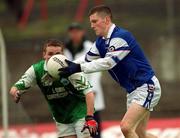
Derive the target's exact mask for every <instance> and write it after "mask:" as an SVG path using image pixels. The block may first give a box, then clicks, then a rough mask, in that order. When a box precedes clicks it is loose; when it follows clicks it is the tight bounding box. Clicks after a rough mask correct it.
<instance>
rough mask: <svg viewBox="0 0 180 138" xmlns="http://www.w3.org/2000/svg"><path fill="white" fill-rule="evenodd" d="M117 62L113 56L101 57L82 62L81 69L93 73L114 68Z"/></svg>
mask: <svg viewBox="0 0 180 138" xmlns="http://www.w3.org/2000/svg"><path fill="white" fill-rule="evenodd" d="M115 65H116V62H114V60H113V59H112V58H111V57H105V58H99V59H97V60H93V61H91V62H86V63H82V64H81V70H82V71H83V72H84V73H92V72H98V71H105V70H109V69H111V68H113V67H114V66H115Z"/></svg>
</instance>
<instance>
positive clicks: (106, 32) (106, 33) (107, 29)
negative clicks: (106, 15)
mask: <svg viewBox="0 0 180 138" xmlns="http://www.w3.org/2000/svg"><path fill="white" fill-rule="evenodd" d="M111 26H112V23H110V24H108V25H107V27H106V29H105V33H104V35H103V36H104V37H105V38H107V35H108V32H109V29H110V28H111Z"/></svg>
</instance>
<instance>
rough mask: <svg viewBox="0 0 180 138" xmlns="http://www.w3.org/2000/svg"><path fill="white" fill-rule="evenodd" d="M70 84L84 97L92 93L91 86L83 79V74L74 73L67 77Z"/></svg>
mask: <svg viewBox="0 0 180 138" xmlns="http://www.w3.org/2000/svg"><path fill="white" fill-rule="evenodd" d="M69 80H70V82H71V84H72V85H73V86H74V88H75V89H77V90H78V91H79V92H83V93H84V95H86V94H88V93H89V92H92V89H91V88H92V85H91V84H90V82H89V81H88V80H87V78H86V77H85V75H84V73H75V74H73V75H71V76H70V77H69Z"/></svg>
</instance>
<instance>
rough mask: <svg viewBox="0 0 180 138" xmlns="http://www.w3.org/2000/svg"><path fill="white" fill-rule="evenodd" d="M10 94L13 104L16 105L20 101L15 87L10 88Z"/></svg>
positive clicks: (19, 95)
mask: <svg viewBox="0 0 180 138" xmlns="http://www.w3.org/2000/svg"><path fill="white" fill-rule="evenodd" d="M10 94H11V95H12V96H13V99H14V102H16V103H18V102H19V101H20V98H21V94H20V92H19V90H18V89H17V88H16V87H12V88H11V90H10Z"/></svg>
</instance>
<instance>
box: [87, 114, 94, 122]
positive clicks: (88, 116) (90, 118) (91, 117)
mask: <svg viewBox="0 0 180 138" xmlns="http://www.w3.org/2000/svg"><path fill="white" fill-rule="evenodd" d="M85 120H86V121H88V120H94V116H93V115H86V117H85Z"/></svg>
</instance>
